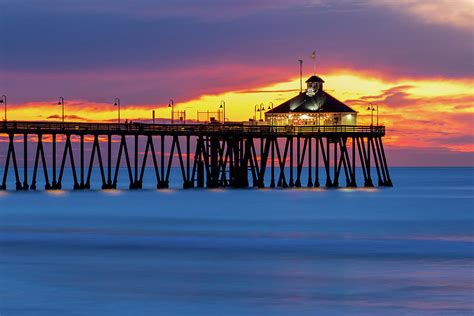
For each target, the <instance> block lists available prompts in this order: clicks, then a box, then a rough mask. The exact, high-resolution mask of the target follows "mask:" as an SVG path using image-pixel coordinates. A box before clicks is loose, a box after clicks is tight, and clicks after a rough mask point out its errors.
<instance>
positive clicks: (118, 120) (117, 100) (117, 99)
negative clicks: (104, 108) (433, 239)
mask: <svg viewBox="0 0 474 316" xmlns="http://www.w3.org/2000/svg"><path fill="white" fill-rule="evenodd" d="M114 106H116V107H117V109H118V112H117V113H118V117H117V123H118V124H120V99H119V98H115V102H114Z"/></svg>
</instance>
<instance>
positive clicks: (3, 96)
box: [0, 95, 7, 122]
mask: <svg viewBox="0 0 474 316" xmlns="http://www.w3.org/2000/svg"><path fill="white" fill-rule="evenodd" d="M1 103H3V104H4V105H5V114H4V118H3V119H4V120H5V122H6V121H7V96H6V95H2V98H1V99H0V104H1Z"/></svg>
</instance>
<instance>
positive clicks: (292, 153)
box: [288, 136, 295, 188]
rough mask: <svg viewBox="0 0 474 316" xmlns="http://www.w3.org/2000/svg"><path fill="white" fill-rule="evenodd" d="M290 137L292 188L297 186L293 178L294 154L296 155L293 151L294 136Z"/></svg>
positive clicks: (290, 184) (290, 183)
mask: <svg viewBox="0 0 474 316" xmlns="http://www.w3.org/2000/svg"><path fill="white" fill-rule="evenodd" d="M289 139H290V140H291V141H290V182H289V183H288V185H289V186H290V188H292V187H294V186H295V182H294V180H293V155H294V152H293V136H290V137H289Z"/></svg>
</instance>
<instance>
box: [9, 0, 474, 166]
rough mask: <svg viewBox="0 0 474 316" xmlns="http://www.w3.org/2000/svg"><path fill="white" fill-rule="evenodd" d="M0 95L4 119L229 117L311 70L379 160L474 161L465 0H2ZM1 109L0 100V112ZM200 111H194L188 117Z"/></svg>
mask: <svg viewBox="0 0 474 316" xmlns="http://www.w3.org/2000/svg"><path fill="white" fill-rule="evenodd" d="M0 42H1V46H0V94H5V95H7V98H8V119H9V120H48V121H54V120H60V115H61V108H60V106H58V104H57V102H58V98H59V97H60V96H62V97H64V99H65V107H66V120H69V121H114V120H115V119H116V115H117V113H116V108H114V106H113V102H114V99H115V98H116V97H119V98H120V100H121V104H122V113H121V114H122V115H121V116H122V118H123V119H129V120H134V121H137V120H149V119H150V118H151V111H152V110H155V111H156V116H157V117H158V118H163V119H168V118H169V117H170V109H169V108H168V107H167V105H168V103H169V100H170V99H173V100H174V102H175V105H176V106H175V110H177V111H186V116H187V118H188V119H191V120H195V119H197V111H201V112H205V111H211V112H213V111H216V110H217V109H218V107H219V104H220V103H221V101H222V100H223V101H225V102H226V116H227V117H228V118H229V120H231V121H244V120H248V119H249V118H250V117H252V116H253V115H254V105H255V104H261V103H263V104H264V105H265V106H268V105H269V104H270V102H272V103H273V104H274V105H278V104H279V103H281V102H283V101H285V100H287V99H289V98H290V97H292V96H294V95H295V94H296V93H298V89H299V69H298V67H299V65H298V59H303V60H304V77H305V78H307V77H309V76H310V75H312V74H313V63H312V60H311V59H310V58H309V55H310V54H311V52H312V51H313V50H316V52H317V58H316V65H315V66H316V73H317V74H318V75H319V76H321V77H322V78H323V79H324V80H325V81H326V83H325V89H326V90H327V91H328V92H329V93H331V94H333V95H334V96H335V97H337V98H338V99H340V100H341V101H344V102H346V103H347V104H348V105H350V106H351V107H353V108H354V109H355V110H356V111H358V112H359V114H358V117H359V123H360V124H369V123H370V113H369V112H368V111H367V110H366V108H367V105H368V103H376V104H378V105H379V122H380V123H381V124H384V125H386V126H387V136H386V138H385V139H384V141H385V143H386V147H387V151H388V152H389V153H390V158H389V159H390V164H391V165H400V166H412V165H413V166H433V165H437V166H465V165H468V166H473V165H474V138H473V126H474V124H473V123H474V115H473V113H474V111H473V110H474V103H473V101H474V86H473V78H474V68H473V61H474V1H473V0H457V1H454V0H431V1H416V0H397V1H395V0H393V1H392V0H357V1H356V0H340V1H329V0H259V1H258V0H238V1H226V0H200V1H195V0H134V1H128V0H0ZM0 116H2V117H3V113H2V114H0ZM200 118H201V119H202V118H203V117H202V116H201V117H200Z"/></svg>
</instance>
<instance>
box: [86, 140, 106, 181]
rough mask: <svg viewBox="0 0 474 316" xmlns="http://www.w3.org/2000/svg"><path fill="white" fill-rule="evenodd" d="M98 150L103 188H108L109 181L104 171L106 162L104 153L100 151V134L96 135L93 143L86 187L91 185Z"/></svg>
mask: <svg viewBox="0 0 474 316" xmlns="http://www.w3.org/2000/svg"><path fill="white" fill-rule="evenodd" d="M96 152H97V159H98V161H99V171H100V176H101V179H102V189H107V188H108V187H107V181H106V179H105V171H104V164H103V162H102V154H101V152H100V144H99V135H97V134H96V135H94V142H93V144H92V152H91V158H90V160H89V169H88V172H87V178H86V183H85V185H84V186H85V188H86V189H90V187H91V176H92V169H93V167H94V158H95V154H96Z"/></svg>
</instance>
